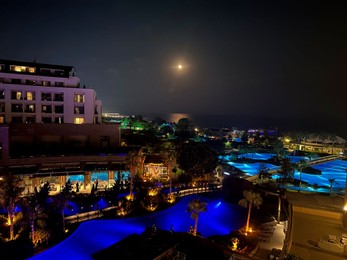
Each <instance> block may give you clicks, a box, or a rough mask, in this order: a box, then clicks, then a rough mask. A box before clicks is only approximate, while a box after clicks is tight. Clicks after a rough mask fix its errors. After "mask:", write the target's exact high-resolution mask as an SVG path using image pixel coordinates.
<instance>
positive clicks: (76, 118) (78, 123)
mask: <svg viewBox="0 0 347 260" xmlns="http://www.w3.org/2000/svg"><path fill="white" fill-rule="evenodd" d="M83 123H84V118H83V117H75V121H74V124H76V125H80V124H83Z"/></svg>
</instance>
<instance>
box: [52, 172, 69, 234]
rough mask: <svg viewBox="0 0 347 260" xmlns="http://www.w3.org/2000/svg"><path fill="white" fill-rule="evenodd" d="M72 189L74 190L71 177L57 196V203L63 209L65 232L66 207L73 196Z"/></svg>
mask: <svg viewBox="0 0 347 260" xmlns="http://www.w3.org/2000/svg"><path fill="white" fill-rule="evenodd" d="M71 191H72V184H71V182H70V179H69V180H68V181H67V182H66V183H65V186H64V188H63V189H62V191H61V192H60V194H59V195H57V196H56V197H55V199H56V203H57V205H58V209H59V210H60V211H61V217H62V224H63V232H65V208H66V207H67V204H68V199H69V198H70V196H71Z"/></svg>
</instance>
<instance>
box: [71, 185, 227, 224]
mask: <svg viewBox="0 0 347 260" xmlns="http://www.w3.org/2000/svg"><path fill="white" fill-rule="evenodd" d="M221 188H222V185H220V184H219V185H213V186H206V187H198V188H189V189H185V190H180V191H178V192H177V196H178V197H184V196H188V195H192V194H199V193H204V192H213V191H216V190H219V189H221ZM116 208H117V206H112V207H108V208H104V209H102V210H93V211H88V212H84V213H79V214H75V215H72V216H68V217H65V221H66V223H79V222H82V221H86V220H91V219H95V218H100V217H102V216H104V214H103V213H104V212H105V211H109V210H111V209H116Z"/></svg>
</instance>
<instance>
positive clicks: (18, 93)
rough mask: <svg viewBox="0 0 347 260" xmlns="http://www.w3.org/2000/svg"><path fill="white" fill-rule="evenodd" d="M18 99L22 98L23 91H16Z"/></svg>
mask: <svg viewBox="0 0 347 260" xmlns="http://www.w3.org/2000/svg"><path fill="white" fill-rule="evenodd" d="M16 99H17V100H20V99H22V93H21V92H17V93H16Z"/></svg>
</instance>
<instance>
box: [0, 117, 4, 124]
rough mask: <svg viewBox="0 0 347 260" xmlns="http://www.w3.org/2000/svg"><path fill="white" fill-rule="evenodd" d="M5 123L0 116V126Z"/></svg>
mask: <svg viewBox="0 0 347 260" xmlns="http://www.w3.org/2000/svg"><path fill="white" fill-rule="evenodd" d="M4 123H5V117H4V116H0V124H4Z"/></svg>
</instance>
